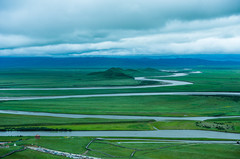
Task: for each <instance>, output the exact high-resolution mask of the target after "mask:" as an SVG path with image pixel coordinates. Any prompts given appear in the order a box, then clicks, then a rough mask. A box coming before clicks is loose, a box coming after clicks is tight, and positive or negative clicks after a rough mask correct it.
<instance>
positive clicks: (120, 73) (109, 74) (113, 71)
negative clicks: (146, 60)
mask: <svg viewBox="0 0 240 159" xmlns="http://www.w3.org/2000/svg"><path fill="white" fill-rule="evenodd" d="M88 75H92V76H98V77H102V78H107V79H134V77H132V76H130V75H128V74H127V73H125V70H123V69H121V68H114V67H113V68H110V69H108V70H106V71H102V72H92V73H89V74H88Z"/></svg>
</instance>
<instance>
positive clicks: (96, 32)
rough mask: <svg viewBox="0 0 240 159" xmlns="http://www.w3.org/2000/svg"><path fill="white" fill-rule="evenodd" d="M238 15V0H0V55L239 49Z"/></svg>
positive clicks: (239, 23)
mask: <svg viewBox="0 0 240 159" xmlns="http://www.w3.org/2000/svg"><path fill="white" fill-rule="evenodd" d="M239 15H240V1H239V0H181V1H180V0H168V1H165V0H141V1H139V0H121V1H119V0H51V1H49V0H41V1H33V0H0V48H2V49H1V50H0V55H2V56H8V55H18V56H20V55H32V56H45V55H52V56H57V55H58V54H61V55H63V54H65V55H69V53H71V56H79V55H88V54H89V55H114V54H118V55H129V54H133V55H134V54H143V53H145V54H164V53H174V54H176V53H181V54H183V53H199V52H203V53H204V52H206V51H207V52H220V53H221V52H224V53H226V52H228V51H230V53H237V52H238V51H239V48H238V47H237V46H235V45H233V44H235V43H236V42H238V40H239V37H240V33H239V31H238V30H240V28H239V25H240V17H239ZM228 29H231V31H230V32H229V33H226V31H228ZM163 37H164V38H163ZM230 41H231V43H230ZM206 42H210V43H213V44H214V45H213V46H211V48H209V47H210V46H204V44H205V43H206ZM222 43H224V45H223V46H222V47H219V46H218V45H220V44H221V45H222ZM226 44H227V45H226ZM172 47H174V48H172ZM200 47H201V48H200ZM219 48H221V49H219ZM231 48H234V49H231ZM91 50H94V51H91ZM96 50H98V51H96ZM84 51H85V53H84Z"/></svg>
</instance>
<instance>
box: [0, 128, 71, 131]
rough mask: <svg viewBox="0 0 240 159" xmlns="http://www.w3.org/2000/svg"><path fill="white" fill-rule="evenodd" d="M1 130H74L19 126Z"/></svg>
mask: <svg viewBox="0 0 240 159" xmlns="http://www.w3.org/2000/svg"><path fill="white" fill-rule="evenodd" d="M0 131H72V130H71V129H63V128H61V129H57V128H56V129H54V128H47V127H17V128H11V127H9V128H7V127H6V128H0Z"/></svg>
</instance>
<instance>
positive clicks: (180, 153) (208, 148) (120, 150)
mask: <svg viewBox="0 0 240 159" xmlns="http://www.w3.org/2000/svg"><path fill="white" fill-rule="evenodd" d="M7 138H8V140H9V139H11V138H13V137H0V141H2V140H6V139H7ZM18 139H22V140H21V141H18V142H15V143H16V144H17V146H16V147H15V149H19V147H21V146H24V145H25V146H26V145H36V146H41V147H45V148H49V149H54V150H59V151H65V152H71V153H79V154H83V153H84V152H86V148H85V147H86V146H87V144H88V143H89V142H90V141H91V140H93V139H94V138H89V137H41V138H40V139H35V138H34V137H24V138H23V137H18ZM15 140H17V138H16V137H15ZM135 142H136V143H135ZM135 142H133V143H131V140H121V139H113V140H109V141H107V140H95V141H93V142H92V144H91V145H90V146H89V147H88V148H89V149H90V150H89V151H87V155H88V156H98V157H102V158H124V159H125V158H126V159H127V158H130V155H131V154H132V153H133V152H134V151H135V154H134V157H133V158H136V159H138V158H139V159H140V158H144V159H145V158H149V159H158V158H159V157H160V156H161V157H163V158H167V159H175V158H177V159H183V158H190V159H191V158H198V159H203V158H206V157H207V158H211V159H215V158H216V159H219V158H222V159H225V158H233V159H234V158H236V159H237V158H238V157H239V154H240V151H239V145H236V144H200V143H194V144H191V143H181V142H177V143H176V142H171V141H168V142H166V143H161V142H157V141H155V142H154V141H152V140H145V141H141V140H139V141H138V140H136V141H135ZM148 142H151V143H148ZM59 143H61V144H59ZM10 145H13V143H10ZM9 150H10V149H9ZM11 150H12V149H11ZM5 152H6V149H4V150H3V149H0V153H1V154H3V153H5ZM34 155H37V156H38V158H39V157H44V158H54V159H55V158H63V157H58V156H53V155H49V154H45V153H41V152H36V151H31V150H25V151H22V152H18V153H15V154H13V155H11V156H9V157H6V158H19V159H22V158H24V157H26V158H31V157H32V156H34Z"/></svg>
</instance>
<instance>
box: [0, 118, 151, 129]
mask: <svg viewBox="0 0 240 159" xmlns="http://www.w3.org/2000/svg"><path fill="white" fill-rule="evenodd" d="M0 120H1V123H0V129H14V128H21V129H23V128H42V127H44V128H50V129H68V130H73V131H74V130H154V129H153V126H152V125H151V123H152V122H154V120H123V119H122V120H120V119H96V118H83V119H77V118H76V119H74V118H60V117H44V116H27V115H10V114H0Z"/></svg>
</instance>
